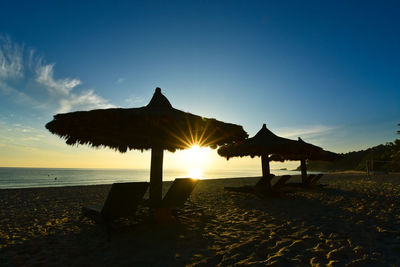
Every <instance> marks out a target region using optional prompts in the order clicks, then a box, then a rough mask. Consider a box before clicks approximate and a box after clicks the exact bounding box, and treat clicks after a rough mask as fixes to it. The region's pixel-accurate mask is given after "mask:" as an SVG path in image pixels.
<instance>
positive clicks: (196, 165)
mask: <svg viewBox="0 0 400 267" xmlns="http://www.w3.org/2000/svg"><path fill="white" fill-rule="evenodd" d="M207 154H208V150H207V148H203V147H200V146H199V145H193V146H192V147H190V148H189V149H187V150H185V153H184V162H185V167H186V169H187V174H188V176H189V177H190V178H201V177H202V175H203V169H204V167H205V166H204V165H205V164H206V162H207V157H208V155H207Z"/></svg>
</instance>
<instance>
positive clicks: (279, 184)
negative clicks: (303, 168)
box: [272, 175, 292, 190]
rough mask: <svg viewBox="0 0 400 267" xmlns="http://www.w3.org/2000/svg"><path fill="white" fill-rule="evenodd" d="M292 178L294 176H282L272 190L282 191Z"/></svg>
mask: <svg viewBox="0 0 400 267" xmlns="http://www.w3.org/2000/svg"><path fill="white" fill-rule="evenodd" d="M291 177H292V176H290V175H282V176H281V178H280V179H279V180H278V181H277V182H276V183H275V184H274V185H273V186H272V190H281V189H282V187H284V186H285V184H286V182H287V181H289V179H290V178H291Z"/></svg>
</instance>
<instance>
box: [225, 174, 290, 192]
mask: <svg viewBox="0 0 400 267" xmlns="http://www.w3.org/2000/svg"><path fill="white" fill-rule="evenodd" d="M274 177H275V175H274V174H270V175H268V176H267V177H261V179H260V180H258V182H257V183H256V184H255V185H254V186H241V187H224V189H225V190H228V191H233V192H242V193H255V194H256V195H258V196H260V197H265V196H273V195H277V194H280V193H281V191H282V188H283V187H284V186H285V185H286V182H287V181H288V180H289V179H290V178H291V176H290V175H283V176H281V177H280V178H279V180H278V181H277V182H276V183H275V184H274V185H271V180H272V179H273V178H274Z"/></svg>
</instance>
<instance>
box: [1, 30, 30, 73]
mask: <svg viewBox="0 0 400 267" xmlns="http://www.w3.org/2000/svg"><path fill="white" fill-rule="evenodd" d="M22 50H23V47H22V46H19V45H18V44H15V43H12V42H11V40H10V38H9V37H7V36H6V37H3V36H1V35H0V79H4V78H8V79H13V78H21V77H22V76H23V69H24V67H23V63H22V62H23V59H22V54H21V53H20V51H22Z"/></svg>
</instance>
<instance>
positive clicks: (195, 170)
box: [188, 168, 203, 179]
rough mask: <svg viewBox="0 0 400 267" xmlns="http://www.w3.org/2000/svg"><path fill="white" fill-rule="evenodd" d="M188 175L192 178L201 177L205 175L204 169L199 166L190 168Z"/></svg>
mask: <svg viewBox="0 0 400 267" xmlns="http://www.w3.org/2000/svg"><path fill="white" fill-rule="evenodd" d="M188 176H189V177H190V178H195V179H200V178H202V177H203V170H202V169H199V168H193V169H189V170H188Z"/></svg>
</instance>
